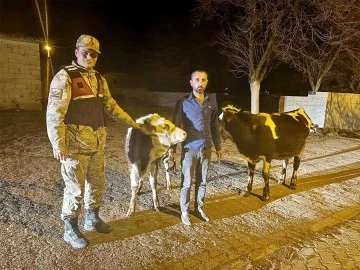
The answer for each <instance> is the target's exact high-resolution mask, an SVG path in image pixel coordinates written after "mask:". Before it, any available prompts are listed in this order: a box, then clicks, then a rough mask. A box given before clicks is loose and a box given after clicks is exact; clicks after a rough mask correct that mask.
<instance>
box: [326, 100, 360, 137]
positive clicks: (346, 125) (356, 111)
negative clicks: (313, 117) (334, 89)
mask: <svg viewBox="0 0 360 270" xmlns="http://www.w3.org/2000/svg"><path fill="white" fill-rule="evenodd" d="M325 128H326V129H327V130H329V131H360V95H359V94H349V93H346V94H343V93H329V98H328V103H327V110H326V116H325Z"/></svg>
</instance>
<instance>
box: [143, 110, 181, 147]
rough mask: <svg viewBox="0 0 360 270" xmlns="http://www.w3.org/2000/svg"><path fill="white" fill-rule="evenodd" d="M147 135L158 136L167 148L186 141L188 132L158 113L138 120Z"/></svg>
mask: <svg viewBox="0 0 360 270" xmlns="http://www.w3.org/2000/svg"><path fill="white" fill-rule="evenodd" d="M136 123H138V124H139V126H140V127H141V129H143V130H144V131H145V133H146V134H148V135H151V136H157V137H158V139H159V142H160V143H161V144H162V145H165V146H172V145H174V144H177V143H179V142H182V141H184V140H185V139H186V135H187V134H186V132H185V131H184V130H182V129H181V128H178V127H176V126H175V125H174V124H173V123H172V122H171V121H169V120H167V119H165V118H164V117H161V116H160V115H158V114H157V113H154V114H148V115H146V116H143V117H140V118H139V119H137V120H136Z"/></svg>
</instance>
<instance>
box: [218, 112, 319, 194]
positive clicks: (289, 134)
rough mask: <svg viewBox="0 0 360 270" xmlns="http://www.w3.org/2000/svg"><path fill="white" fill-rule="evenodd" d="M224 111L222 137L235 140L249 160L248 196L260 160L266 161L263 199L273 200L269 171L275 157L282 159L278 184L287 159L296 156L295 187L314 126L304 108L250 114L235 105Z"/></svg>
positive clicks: (264, 164) (293, 184) (293, 185)
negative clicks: (301, 160)
mask: <svg viewBox="0 0 360 270" xmlns="http://www.w3.org/2000/svg"><path fill="white" fill-rule="evenodd" d="M222 110H223V112H222V114H221V115H220V122H221V135H222V138H223V139H224V140H226V139H230V140H231V141H233V142H234V143H235V145H236V147H237V149H238V150H239V152H240V154H241V155H242V156H243V157H244V158H245V159H246V160H247V161H248V184H247V190H246V191H245V192H244V193H243V195H244V196H248V195H249V192H251V190H252V185H253V178H254V170H255V165H256V163H257V162H259V161H260V160H262V161H263V169H262V175H263V178H264V182H265V186H264V189H263V195H262V200H264V201H268V200H269V199H270V189H269V174H270V165H271V160H273V159H279V160H283V169H282V176H281V178H280V181H279V183H281V184H284V183H285V179H286V167H287V164H288V161H289V159H290V158H292V157H294V165H293V174H292V177H291V182H290V188H291V189H296V180H297V170H298V169H299V165H300V159H301V155H302V153H303V150H304V146H305V141H306V138H307V137H308V135H309V132H310V128H311V126H312V123H311V119H310V118H309V116H308V115H307V114H306V113H305V111H304V110H303V109H302V108H300V109H297V110H294V111H289V112H285V113H273V114H268V113H259V114H251V113H250V112H247V111H242V110H241V109H238V108H235V107H233V106H227V107H224V108H223V109H222Z"/></svg>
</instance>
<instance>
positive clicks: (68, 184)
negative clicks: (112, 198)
mask: <svg viewBox="0 0 360 270" xmlns="http://www.w3.org/2000/svg"><path fill="white" fill-rule="evenodd" d="M104 158H105V155H104V150H100V151H97V152H93V153H86V154H71V155H69V157H68V158H67V159H66V160H65V161H62V162H61V175H62V177H63V180H64V182H65V188H64V198H63V205H62V212H61V218H62V219H63V220H64V219H66V218H73V217H78V216H79V210H80V207H81V202H82V200H84V208H85V209H89V208H96V207H99V206H100V205H101V196H102V194H103V192H104V189H105V160H104Z"/></svg>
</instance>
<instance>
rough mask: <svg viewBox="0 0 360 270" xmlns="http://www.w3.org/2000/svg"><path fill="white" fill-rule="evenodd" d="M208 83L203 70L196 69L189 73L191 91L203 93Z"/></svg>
mask: <svg viewBox="0 0 360 270" xmlns="http://www.w3.org/2000/svg"><path fill="white" fill-rule="evenodd" d="M207 83H208V79H207V74H206V73H205V72H199V71H196V72H194V73H193V74H192V75H191V80H190V85H191V86H192V89H193V92H195V93H197V94H203V93H204V92H205V89H206V85H207Z"/></svg>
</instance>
